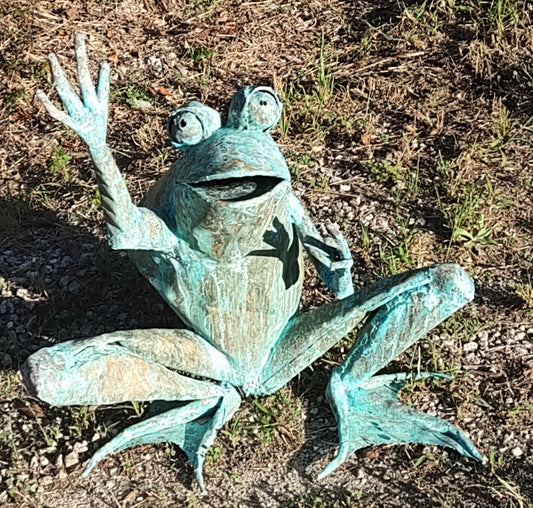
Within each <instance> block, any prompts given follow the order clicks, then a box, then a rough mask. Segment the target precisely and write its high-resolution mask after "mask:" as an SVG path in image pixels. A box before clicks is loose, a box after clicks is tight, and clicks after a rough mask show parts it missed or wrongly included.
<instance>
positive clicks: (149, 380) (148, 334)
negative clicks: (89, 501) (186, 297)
mask: <svg viewBox="0 0 533 508" xmlns="http://www.w3.org/2000/svg"><path fill="white" fill-rule="evenodd" d="M178 371H179V372H178ZM21 372H22V375H23V377H24V380H25V383H26V385H27V387H28V389H29V391H30V392H31V393H32V394H34V395H36V396H37V397H39V398H40V399H42V400H44V401H46V402H48V403H50V404H52V405H57V406H65V405H73V404H84V405H85V404H87V405H99V404H111V403H116V402H124V401H131V400H133V401H169V402H170V404H168V403H167V404H166V405H165V407H164V409H160V410H159V411H160V412H159V413H158V414H155V415H154V416H152V417H149V418H147V419H146V420H143V421H141V422H140V423H138V424H136V425H133V426H132V427H129V428H127V429H126V430H124V431H123V432H122V433H121V434H119V435H118V436H116V437H115V438H114V439H112V440H111V441H110V442H108V443H107V444H106V445H105V446H103V447H102V448H100V449H99V450H98V451H97V452H96V454H95V455H94V456H93V458H92V459H91V461H90V462H89V464H88V465H87V467H86V469H85V471H84V475H86V474H88V473H89V471H90V470H91V469H92V468H93V467H94V466H95V465H96V464H97V463H98V462H99V461H100V460H102V459H103V458H104V457H105V456H107V455H108V454H110V453H113V452H117V451H120V450H124V449H126V448H129V447H131V446H135V445H138V444H147V443H155V442H163V441H170V442H173V443H175V444H177V445H178V446H179V447H180V448H182V449H183V450H184V451H185V453H186V454H187V456H188V457H189V460H190V461H191V463H192V464H193V468H194V472H195V475H196V479H197V481H198V484H199V485H200V488H201V489H202V490H203V489H204V482H203V478H202V465H203V461H204V458H205V454H206V452H207V450H208V448H209V447H210V446H211V444H212V443H213V441H214V439H215V437H216V434H217V431H218V430H219V429H220V428H221V427H222V426H223V425H224V423H225V422H227V421H228V420H229V419H230V418H231V417H232V415H233V413H234V412H235V411H236V410H237V408H238V407H239V405H240V397H239V395H238V393H237V391H236V390H235V388H233V387H232V386H231V384H230V383H231V380H232V374H231V373H232V369H231V366H230V364H229V363H228V361H227V359H226V358H225V356H224V355H223V354H222V353H220V351H218V350H217V349H216V348H214V347H213V346H211V345H210V344H209V343H207V342H206V341H205V340H203V339H202V338H201V337H199V336H197V335H196V334H194V333H193V332H191V331H189V330H159V329H152V330H130V331H118V332H113V333H109V334H104V335H101V336H98V337H94V338H91V339H87V340H82V341H68V342H63V343H60V344H56V345H55V346H52V347H50V348H43V349H41V350H39V351H37V352H36V353H34V354H33V355H31V356H30V357H29V358H28V360H27V361H26V363H25V364H24V365H23V366H22V368H21ZM181 372H183V373H184V374H182V373H181ZM186 374H190V375H193V376H195V377H202V378H210V379H212V380H213V381H209V380H206V379H195V378H193V377H190V376H188V375H186ZM152 407H155V405H153V406H152Z"/></svg>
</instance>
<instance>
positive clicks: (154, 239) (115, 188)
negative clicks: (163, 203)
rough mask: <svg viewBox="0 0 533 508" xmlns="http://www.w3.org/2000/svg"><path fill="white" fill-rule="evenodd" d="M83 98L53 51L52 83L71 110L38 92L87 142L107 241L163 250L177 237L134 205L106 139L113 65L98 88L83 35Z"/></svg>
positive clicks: (79, 39) (79, 46)
mask: <svg viewBox="0 0 533 508" xmlns="http://www.w3.org/2000/svg"><path fill="white" fill-rule="evenodd" d="M75 50H76V61H77V66H78V79H79V84H80V91H81V98H80V97H79V96H78V95H77V94H76V92H75V91H74V90H73V88H72V86H71V85H70V83H69V82H68V80H67V78H66V76H65V73H64V72H63V70H62V69H61V66H60V65H59V62H58V60H57V58H56V56H55V55H54V54H51V55H50V56H49V61H50V67H51V70H52V76H53V78H54V87H55V89H56V92H57V94H58V95H59V97H60V99H61V102H62V103H63V105H64V106H65V109H66V110H67V113H65V112H63V111H60V110H59V109H57V108H56V107H55V106H54V105H53V104H52V102H51V101H50V99H49V98H48V97H47V96H46V94H45V93H44V92H43V91H42V90H38V91H37V97H38V99H39V100H40V101H41V102H42V103H43V105H44V107H45V108H46V110H47V111H48V113H49V114H50V116H51V117H52V118H54V119H56V120H58V121H60V122H61V123H63V124H64V125H66V126H67V127H70V128H71V129H72V130H74V131H75V132H76V133H77V134H78V135H79V136H80V137H81V138H82V140H83V141H84V142H85V143H86V144H87V147H88V149H89V153H90V155H91V159H92V161H93V164H94V167H95V173H96V178H97V180H98V188H99V190H100V196H101V199H102V206H103V209H104V214H105V221H106V224H107V228H108V232H109V243H110V244H111V247H112V248H114V249H155V248H157V249H158V250H161V249H165V248H166V247H167V246H168V247H170V244H171V243H172V241H173V240H174V236H173V235H172V233H171V231H170V230H169V229H168V227H167V226H166V224H165V223H164V221H163V220H162V219H160V218H159V217H158V216H157V215H156V214H155V213H154V212H153V211H152V210H149V209H147V208H142V207H137V206H135V205H134V204H133V202H132V200H131V197H130V195H129V192H128V189H127V187H126V183H125V181H124V179H123V177H122V175H121V174H120V171H119V169H118V167H117V165H116V163H115V160H114V158H113V155H112V153H111V150H110V149H109V146H108V145H107V143H106V135H107V111H108V100H109V71H110V69H109V64H108V63H107V62H103V63H102V64H101V66H100V74H99V77H98V85H97V87H96V89H95V87H94V85H93V82H92V80H91V75H90V72H89V65H88V61H87V54H86V51H85V35H83V34H77V35H76V37H75Z"/></svg>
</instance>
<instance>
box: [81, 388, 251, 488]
mask: <svg viewBox="0 0 533 508" xmlns="http://www.w3.org/2000/svg"><path fill="white" fill-rule="evenodd" d="M240 403H241V398H240V396H239V394H238V393H237V391H236V390H235V389H234V388H233V387H228V388H227V389H226V390H225V393H224V395H223V396H222V397H211V398H209V399H204V400H196V401H192V402H186V403H182V404H181V405H179V406H178V407H175V408H173V409H170V410H167V411H165V412H163V413H160V414H158V415H155V416H152V417H151V418H148V419H146V420H144V421H142V422H140V423H137V424H136V425H132V426H131V427H129V428H127V429H125V430H124V431H123V432H122V433H120V434H119V435H118V436H116V437H115V438H113V439H112V440H111V441H109V442H108V443H107V444H106V445H104V446H103V447H102V448H100V449H99V450H98V451H97V452H96V453H95V454H94V455H93V457H92V458H91V460H90V461H89V462H88V464H87V466H86V467H85V470H84V471H83V473H82V476H87V475H88V474H89V473H90V472H91V470H92V469H93V468H94V467H95V466H96V465H97V464H98V462H100V461H101V460H102V459H103V458H104V457H106V456H107V455H109V454H110V453H115V452H118V451H120V450H125V449H126V448H129V447H131V446H135V445H139V444H149V443H159V442H166V441H170V442H172V443H174V444H176V445H178V446H179V447H180V448H181V449H182V450H183V451H184V452H185V453H186V454H187V457H188V458H189V460H190V461H191V463H192V466H193V469H194V475H195V477H196V481H197V482H198V485H199V487H200V489H201V490H202V491H205V484H204V479H203V474H202V467H203V463H204V459H205V455H206V453H207V450H208V449H209V447H210V446H211V445H212V444H213V441H214V440H215V438H216V435H217V432H218V430H219V429H220V428H221V427H222V426H223V425H224V424H225V423H226V422H227V421H228V420H229V419H230V418H231V417H232V416H233V414H234V413H235V411H236V410H237V409H238V407H239V405H240Z"/></svg>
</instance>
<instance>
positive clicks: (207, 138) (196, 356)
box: [21, 35, 482, 489]
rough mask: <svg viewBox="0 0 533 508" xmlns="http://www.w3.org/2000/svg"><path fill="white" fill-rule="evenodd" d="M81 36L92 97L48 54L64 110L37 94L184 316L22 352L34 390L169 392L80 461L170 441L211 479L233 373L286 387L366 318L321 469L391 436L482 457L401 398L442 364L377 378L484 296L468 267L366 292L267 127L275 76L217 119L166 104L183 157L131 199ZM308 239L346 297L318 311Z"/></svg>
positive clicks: (122, 240)
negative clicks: (309, 208) (310, 295)
mask: <svg viewBox="0 0 533 508" xmlns="http://www.w3.org/2000/svg"><path fill="white" fill-rule="evenodd" d="M75 50H76V59H77V65H78V75H79V84H80V91H81V98H80V97H79V96H78V95H77V94H76V93H75V92H74V91H73V89H72V87H71V86H70V84H69V83H68V81H67V79H66V77H65V74H64V73H63V71H62V69H61V67H60V66H59V64H58V61H57V59H56V57H55V56H54V55H51V56H50V64H51V68H52V74H53V78H54V86H55V89H56V91H57V93H58V95H59V97H60V99H61V101H62V102H63V104H64V106H65V108H66V110H67V112H66V113H65V112H62V111H60V110H58V109H57V108H56V107H55V106H54V105H53V104H52V103H51V102H50V100H49V99H48V98H47V96H46V95H45V94H44V93H43V92H42V91H38V92H37V96H38V98H39V99H40V100H41V101H42V103H43V104H44V106H45V107H46V109H47V110H48V112H49V114H50V115H51V116H52V117H53V118H55V119H56V120H59V121H60V122H62V123H63V124H64V125H66V126H68V127H70V128H71V129H73V130H74V131H75V132H76V133H78V134H79V135H80V136H81V138H82V139H83V141H84V142H85V143H86V144H87V146H88V149H89V153H90V155H91V157H92V160H93V163H94V166H95V171H96V177H97V179H98V186H99V189H100V194H101V197H102V205H103V208H104V211H105V219H106V223H107V228H108V232H109V241H110V243H111V246H112V247H113V248H114V249H124V250H127V251H128V253H129V255H130V256H131V258H132V259H133V261H134V262H135V263H136V265H137V267H138V269H139V270H140V272H141V273H142V274H143V275H144V276H145V277H146V278H147V279H148V280H149V281H150V282H151V284H152V285H153V286H154V287H155V288H156V290H157V291H158V292H159V293H160V294H161V295H162V296H163V298H164V299H165V300H166V301H167V303H168V304H169V305H170V307H171V308H172V309H173V310H174V311H175V312H176V313H177V314H178V315H179V317H180V318H181V319H182V320H183V321H184V323H186V325H187V327H188V328H186V329H178V330H168V329H149V330H127V331H117V332H113V333H108V334H105V335H100V336H99V337H94V338H90V339H87V340H81V341H80V340H76V341H69V342H64V343H61V344H57V345H55V346H53V347H49V348H44V349H41V350H39V351H37V352H36V353H34V354H33V355H32V356H30V357H29V359H28V360H27V362H26V363H25V364H24V365H23V367H22V369H21V370H22V373H23V376H24V379H25V383H26V385H27V387H28V389H29V390H30V392H31V393H32V394H35V395H36V396H37V397H39V398H40V399H42V400H44V401H46V402H48V403H49V404H53V405H57V406H62V405H70V404H95V405H96V404H110V403H116V402H122V401H129V400H135V401H166V403H165V404H161V403H160V404H154V407H159V408H160V411H159V412H155V414H153V416H151V417H149V418H147V419H146V420H144V421H142V422H140V423H137V424H136V425H133V426H131V427H129V428H127V429H126V430H125V431H123V432H122V433H121V434H119V435H118V436H116V437H115V438H114V439H112V440H111V441H110V442H108V443H107V444H106V445H105V446H103V447H102V448H100V449H99V450H98V451H97V452H96V454H95V455H94V456H93V457H92V459H91V460H90V462H89V463H88V465H87V467H86V469H85V471H84V474H88V472H89V471H90V470H91V469H92V468H93V467H94V466H95V465H96V464H97V463H98V462H99V461H100V460H101V459H102V458H103V457H105V456H106V455H107V454H109V453H112V452H116V451H118V450H123V449H125V448H128V447H130V446H134V445H138V444H143V443H154V442H160V441H170V442H173V443H175V444H177V445H178V446H180V447H181V448H182V449H183V450H184V451H185V453H186V454H187V456H188V457H189V459H190V460H191V462H192V464H193V467H194V471H195V475H196V479H197V481H198V483H199V485H200V487H201V488H202V489H203V488H204V482H203V478H202V464H203V461H204V458H205V454H206V452H207V450H208V448H209V446H210V445H211V444H212V443H213V441H214V439H215V437H216V434H217V431H218V430H219V429H220V428H221V427H222V426H223V425H224V424H225V423H226V422H227V421H228V420H229V419H230V418H231V417H232V415H233V414H234V412H235V411H236V410H237V408H238V407H239V404H240V400H241V399H240V396H239V391H238V390H237V387H238V388H239V389H240V391H241V392H242V393H244V394H246V395H248V394H252V395H266V394H271V393H273V392H275V391H276V390H278V389H279V388H281V387H282V386H283V385H284V384H285V383H287V382H288V381H289V380H290V379H292V378H293V377H294V376H296V375H297V374H298V373H299V372H301V371H302V370H303V369H305V368H306V367H307V366H308V365H310V364H311V363H312V362H313V361H315V360H316V359H317V358H318V357H319V356H321V355H322V354H323V353H325V352H326V351H327V350H328V349H329V348H331V347H332V346H333V345H334V344H335V343H336V342H337V341H339V340H340V339H341V338H342V337H344V336H345V335H346V334H348V333H349V332H350V331H351V330H353V329H354V328H355V327H356V326H357V325H358V324H359V323H361V322H362V321H363V320H366V321H365V324H364V325H363V326H362V327H361V329H360V331H359V332H358V334H357V339H356V341H355V345H354V346H353V348H352V349H351V350H350V352H349V353H348V355H347V357H346V360H345V361H344V363H343V364H342V365H340V366H338V367H337V368H335V369H334V371H333V374H332V376H331V379H330V382H329V385H328V387H327V398H328V400H329V403H330V405H331V407H332V409H333V412H334V415H335V418H336V420H337V424H338V429H339V440H340V444H339V448H338V451H337V454H336V456H335V458H334V459H333V461H332V462H331V463H330V464H329V465H328V466H327V467H326V468H325V469H324V470H323V471H322V472H321V473H320V475H319V476H320V477H324V476H326V475H328V474H329V473H331V472H332V471H333V470H334V469H335V468H337V467H338V466H339V465H340V464H341V463H342V462H344V461H345V460H346V459H347V458H348V457H349V456H350V454H352V453H353V452H354V451H356V450H358V449H360V448H362V447H365V446H369V445H375V444H382V443H399V442H419V443H427V444H433V445H444V446H449V447H451V448H453V449H455V450H456V451H458V452H459V453H461V454H463V455H465V456H467V457H471V458H474V459H477V460H482V457H481V455H480V454H479V453H478V451H477V450H476V449H475V447H474V446H473V445H472V443H471V442H470V441H469V440H468V439H467V437H466V436H465V435H464V434H463V433H462V432H461V431H460V430H458V429H457V428H456V427H454V426H453V425H451V424H450V423H447V422H445V421H443V420H441V419H439V418H436V417H433V416H429V415H427V414H425V413H422V412H419V411H416V410H414V409H412V408H410V407H407V406H405V405H402V404H401V403H400V402H399V401H398V398H397V394H398V391H399V390H400V388H401V387H402V386H403V385H404V384H405V383H406V382H408V381H411V380H412V379H413V378H416V377H428V376H434V377H442V376H441V375H438V374H431V373H422V374H418V376H413V375H411V374H392V375H391V374H386V375H375V374H376V372H378V371H379V370H380V369H381V368H383V367H385V366H386V365H387V364H388V363H389V362H390V361H391V360H392V359H393V358H394V357H396V356H397V355H398V354H400V353H401V352H402V351H404V350H405V349H406V348H408V347H409V346H410V345H411V344H413V343H414V342H415V341H416V340H418V339H419V338H420V337H421V336H423V335H424V334H425V333H426V332H427V331H428V330H430V329H431V328H433V327H435V326H436V325H437V324H439V323H440V322H441V321H442V320H444V319H446V318H447V317H448V316H450V315H451V314H452V313H453V312H455V311H456V310H457V309H459V308H460V307H462V306H463V305H465V304H466V303H467V302H469V301H470V300H471V299H472V298H473V294H474V287H473V283H472V280H471V279H470V278H469V276H468V275H467V274H466V273H465V272H464V271H463V270H462V269H461V268H460V267H458V266H456V265H449V264H445V265H435V266H430V267H427V268H421V269H419V270H415V271H412V272H407V273H404V274H401V275H396V276H393V277H390V278H388V279H384V280H380V281H378V282H377V283H375V284H374V285H372V286H370V287H367V288H364V289H362V290H359V291H357V292H355V293H354V290H353V286H352V280H351V275H350V267H351V265H352V258H351V255H350V252H349V249H348V246H347V243H346V241H345V240H344V238H343V237H342V235H341V233H340V231H339V229H338V228H337V227H336V226H334V225H332V224H329V225H328V226H327V231H328V235H327V236H326V237H323V236H321V235H320V233H319V232H318V230H317V229H316V228H315V226H314V225H313V223H312V222H311V220H310V219H309V217H308V215H307V214H306V212H305V210H304V209H303V207H302V204H301V203H300V201H299V200H298V199H297V198H296V196H295V195H294V193H293V191H292V189H291V184H290V176H289V171H288V169H287V165H286V162H285V160H284V158H283V156H282V154H281V152H280V150H279V149H278V147H277V145H276V144H275V143H274V141H273V140H272V138H271V137H270V135H269V133H268V131H269V129H270V128H271V127H272V126H274V125H275V124H276V122H277V121H278V119H279V117H280V112H281V107H282V106H281V103H280V101H279V99H278V96H277V95H276V93H275V92H274V91H273V90H272V89H270V88H268V87H247V88H244V89H242V90H240V91H239V92H238V93H236V94H235V96H234V97H233V100H232V102H231V105H230V108H229V113H228V119H227V122H226V123H225V125H223V126H222V125H221V119H220V115H219V113H218V112H217V111H215V110H213V109H211V108H209V107H207V106H204V105H202V104H200V103H198V102H190V103H188V104H186V105H184V106H182V107H180V108H178V109H177V110H175V111H174V112H172V114H171V115H170V117H169V119H168V133H169V135H170V140H171V142H172V144H173V145H174V146H175V147H177V148H179V149H180V150H182V151H183V152H184V153H183V156H182V157H181V158H180V159H179V160H178V161H177V162H176V163H175V164H174V165H173V166H172V168H171V169H170V171H168V172H167V173H166V174H165V175H163V176H162V178H161V179H160V180H159V181H158V182H157V183H156V184H155V185H154V186H153V187H152V188H151V189H150V190H149V192H148V193H147V195H146V196H145V198H144V199H143V200H142V202H141V204H140V206H136V205H134V204H133V202H132V200H131V198H130V195H129V194H128V191H127V188H126V185H125V182H124V180H123V178H122V176H121V174H120V172H119V169H118V168H117V166H116V164H115V161H114V159H113V156H112V154H111V151H110V149H109V148H108V146H107V144H106V124H107V109H108V92H109V66H108V65H107V64H106V63H103V64H102V65H101V69H100V75H99V79H98V85H97V87H96V88H95V87H94V85H93V83H92V80H91V76H90V73H89V67H88V61H87V56H86V52H85V38H84V36H83V35H77V36H76V39H75ZM304 251H305V252H306V253H307V255H308V256H309V258H310V259H311V261H312V262H313V264H314V266H315V267H316V269H317V270H318V273H319V275H320V277H321V278H322V280H323V281H324V282H325V284H326V285H327V286H328V287H329V288H330V289H331V290H332V291H333V293H334V294H335V295H336V297H337V299H336V300H335V301H333V302H331V303H329V304H326V305H323V306H322V307H319V308H316V309H314V310H311V311H309V312H300V311H299V310H298V304H299V301H300V295H301V290H302V279H303V273H304V270H303V252H304ZM163 407H164V409H163Z"/></svg>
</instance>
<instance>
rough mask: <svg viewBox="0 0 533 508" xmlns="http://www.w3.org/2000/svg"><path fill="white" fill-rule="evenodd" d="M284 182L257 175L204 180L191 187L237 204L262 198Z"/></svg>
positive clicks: (212, 196)
mask: <svg viewBox="0 0 533 508" xmlns="http://www.w3.org/2000/svg"><path fill="white" fill-rule="evenodd" d="M282 181H283V179H282V178H278V177H275V176H263V175H256V176H244V177H233V178H220V179H213V180H204V181H202V182H196V183H189V185H190V186H191V187H194V188H195V189H201V192H202V193H203V194H204V195H205V196H207V197H208V198H211V199H216V200H217V201H227V202H236V201H247V200H249V199H253V198H257V197H259V196H262V195H263V194H266V193H268V192H270V191H271V190H272V189H273V188H274V187H275V186H276V185H278V184H279V183H280V182H282Z"/></svg>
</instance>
